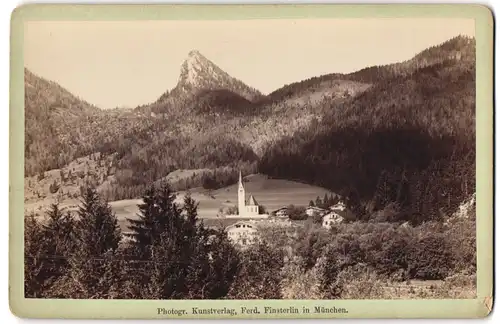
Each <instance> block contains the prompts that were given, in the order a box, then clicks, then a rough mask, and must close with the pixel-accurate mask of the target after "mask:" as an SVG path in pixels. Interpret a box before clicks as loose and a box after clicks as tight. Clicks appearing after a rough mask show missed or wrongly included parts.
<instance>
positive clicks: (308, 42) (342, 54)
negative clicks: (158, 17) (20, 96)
mask: <svg viewBox="0 0 500 324" xmlns="http://www.w3.org/2000/svg"><path fill="white" fill-rule="evenodd" d="M459 34H462V35H468V36H474V20H472V19H408V18H401V19H395V18H388V19H328V20H318V19H314V20H313V19H298V20H292V19H283V20H281V19H280V20H276V19H275V20H240V21H127V22H116V21H115V22H111V21H110V22H93V21H88V22H82V21H80V22H77V21H74V22H55V21H54V22H50V21H40V22H28V23H26V25H25V38H24V50H25V66H26V67H27V68H28V69H30V70H31V71H32V72H33V73H35V74H37V75H40V76H42V77H44V78H46V79H49V80H53V81H56V82H57V83H59V84H60V85H61V86H63V87H64V88H66V89H68V90H69V91H71V92H72V93H73V94H75V95H77V96H79V97H81V98H82V99H84V100H86V101H88V102H90V103H92V104H95V105H96V106H98V107H100V108H105V109H106V108H115V107H129V108H134V107H136V106H138V105H142V104H147V103H150V102H153V101H155V100H156V99H157V98H158V97H159V96H160V95H161V94H162V93H163V92H165V91H166V90H167V89H171V88H173V87H175V85H176V83H177V80H178V77H179V73H180V67H181V64H182V62H183V61H184V59H185V58H186V57H187V54H188V52H189V51H191V50H193V49H197V50H198V51H200V53H202V54H203V55H204V56H205V57H207V58H208V59H209V60H211V61H212V62H214V63H215V64H217V65H218V66H219V67H220V68H221V69H223V70H224V71H226V72H227V73H229V74H230V75H231V76H233V77H235V78H237V79H240V80H242V81H243V82H245V83H246V84H248V85H250V86H252V87H254V88H257V89H258V90H260V91H262V92H263V93H265V94H267V93H269V92H272V91H273V90H275V89H277V88H280V87H281V86H283V85H284V84H289V83H292V82H296V81H300V80H303V79H307V78H310V77H313V76H319V75H322V74H327V73H349V72H353V71H357V70H360V69H362V68H365V67H368V66H372V65H382V64H389V63H395V62H400V61H404V60H407V59H410V58H411V57H412V56H414V55H415V54H416V53H418V52H420V51H422V50H424V49H425V48H427V47H429V46H433V45H437V44H439V43H442V42H444V41H446V40H448V39H450V38H452V37H455V36H457V35H459Z"/></svg>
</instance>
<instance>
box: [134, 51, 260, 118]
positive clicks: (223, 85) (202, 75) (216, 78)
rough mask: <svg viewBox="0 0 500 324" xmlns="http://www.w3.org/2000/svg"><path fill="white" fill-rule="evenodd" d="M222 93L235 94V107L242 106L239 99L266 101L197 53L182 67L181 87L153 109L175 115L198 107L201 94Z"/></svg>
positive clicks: (188, 58) (171, 91)
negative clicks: (184, 108) (185, 109)
mask: <svg viewBox="0 0 500 324" xmlns="http://www.w3.org/2000/svg"><path fill="white" fill-rule="evenodd" d="M221 90H224V91H226V92H231V93H233V94H234V95H233V96H234V98H235V100H236V102H235V104H238V103H239V101H240V99H239V97H241V98H244V99H246V100H247V101H250V102H252V101H256V100H258V99H260V98H262V97H263V95H262V94H261V93H260V92H259V91H258V90H256V89H254V88H252V87H250V86H248V85H246V84H244V83H243V82H242V81H240V80H238V79H236V78H234V77H232V76H230V75H229V74H228V73H226V72H225V71H223V70H222V69H221V68H219V67H218V66H217V65H216V64H215V63H213V62H212V61H210V60H209V59H207V58H206V57H205V56H203V55H202V54H201V53H200V52H198V51H197V50H193V51H191V52H189V53H188V57H187V58H186V60H185V61H184V63H183V64H182V66H181V69H180V75H179V81H178V83H177V85H176V86H175V87H174V88H173V89H171V90H169V91H166V92H165V93H164V94H163V95H161V96H160V98H159V99H158V100H157V101H156V102H155V103H153V104H152V105H150V106H149V108H150V109H151V111H153V112H156V113H158V112H159V113H162V112H168V113H172V110H173V109H177V108H178V107H179V106H186V105H190V106H193V105H196V100H197V96H198V95H200V94H201V95H202V96H203V95H206V93H207V92H210V91H221ZM143 109H144V108H143Z"/></svg>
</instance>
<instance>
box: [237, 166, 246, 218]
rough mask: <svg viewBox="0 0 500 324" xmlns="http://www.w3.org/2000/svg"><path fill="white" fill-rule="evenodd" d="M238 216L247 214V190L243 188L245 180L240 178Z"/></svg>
mask: <svg viewBox="0 0 500 324" xmlns="http://www.w3.org/2000/svg"><path fill="white" fill-rule="evenodd" d="M238 214H239V215H240V216H242V215H244V214H245V188H244V187H243V179H242V177H241V171H240V176H239V180H238Z"/></svg>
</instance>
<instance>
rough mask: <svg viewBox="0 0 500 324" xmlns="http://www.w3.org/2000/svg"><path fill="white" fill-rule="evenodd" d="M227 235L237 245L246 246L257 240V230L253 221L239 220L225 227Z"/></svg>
mask: <svg viewBox="0 0 500 324" xmlns="http://www.w3.org/2000/svg"><path fill="white" fill-rule="evenodd" d="M226 232H227V236H228V237H229V239H230V240H231V241H232V242H233V243H234V244H237V245H241V246H248V245H250V244H253V243H255V242H256V241H257V239H258V236H259V231H258V228H257V226H256V224H255V223H254V222H250V221H240V222H237V223H234V224H232V225H229V226H228V227H226Z"/></svg>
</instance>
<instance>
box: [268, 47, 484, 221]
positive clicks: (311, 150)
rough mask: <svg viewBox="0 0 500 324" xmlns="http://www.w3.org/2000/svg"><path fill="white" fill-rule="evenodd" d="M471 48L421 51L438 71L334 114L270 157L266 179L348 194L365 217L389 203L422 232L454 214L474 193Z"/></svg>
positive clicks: (334, 108) (405, 77) (416, 73)
mask: <svg viewBox="0 0 500 324" xmlns="http://www.w3.org/2000/svg"><path fill="white" fill-rule="evenodd" d="M457 44H466V45H467V46H465V47H464V48H463V55H462V54H460V53H462V52H460V51H459V52H458V53H459V54H457V53H454V54H453V55H452V56H451V57H450V56H449V55H448V54H447V53H448V52H449V49H450V48H452V49H456V46H458V45H457ZM471 44H472V45H473V42H471V41H467V40H466V39H463V38H458V39H453V40H451V41H450V42H447V43H444V44H442V45H441V46H440V47H435V48H432V49H431V50H427V51H424V52H423V53H422V54H419V55H417V56H416V58H418V59H416V60H414V61H413V62H420V60H421V59H422V58H425V59H426V60H427V61H426V62H438V63H435V64H434V65H429V66H425V67H423V68H419V69H416V70H411V71H409V70H404V69H403V70H401V71H400V73H399V74H398V75H396V76H392V77H388V78H387V79H385V80H383V81H379V82H378V83H377V84H375V85H374V86H372V87H371V88H370V89H369V90H367V91H366V92H364V93H362V94H360V95H359V96H357V97H355V98H352V99H350V100H347V101H345V102H343V103H342V104H336V103H331V104H329V105H328V106H329V113H327V114H326V115H325V117H324V119H323V120H322V121H321V122H319V123H318V124H316V125H314V126H311V127H309V128H308V129H305V130H303V131H301V132H299V133H295V134H294V135H293V136H290V137H286V138H283V139H281V140H280V141H278V142H277V143H276V144H275V145H274V146H273V147H270V148H268V150H266V152H265V154H264V156H263V157H262V158H261V160H260V163H259V172H262V173H266V174H269V175H273V176H277V177H283V178H287V179H289V178H296V179H301V180H302V181H306V182H309V183H314V184H317V185H321V186H324V187H327V188H329V189H330V190H333V191H336V192H341V193H343V194H344V195H347V196H350V197H351V198H352V201H353V203H355V204H357V205H358V206H357V207H358V212H359V213H361V214H366V215H369V214H370V213H371V212H373V211H377V210H383V209H384V208H386V207H387V206H388V205H390V204H391V203H397V204H398V208H397V215H395V216H394V215H393V216H394V217H399V218H401V219H403V220H412V221H416V222H418V221H421V220H423V219H436V218H441V217H442V215H443V214H447V213H450V212H451V211H452V210H455V209H456V208H457V207H458V204H459V203H460V202H461V201H462V200H463V199H465V198H466V197H468V196H469V195H470V194H471V193H472V192H473V191H474V190H475V189H474V184H475V62H474V60H473V59H471V57H470V55H469V54H470V52H473V51H472V49H471V46H472V45H471ZM441 58H444V60H440V59H441ZM408 66H410V65H408ZM391 217H392V216H391Z"/></svg>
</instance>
